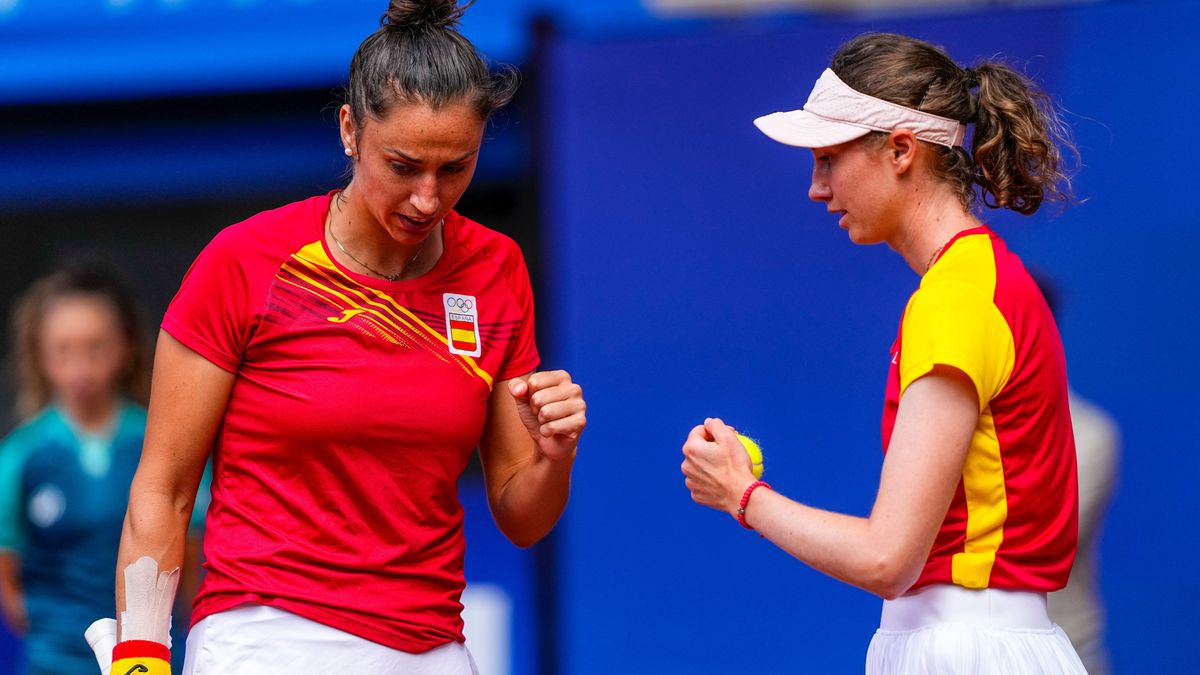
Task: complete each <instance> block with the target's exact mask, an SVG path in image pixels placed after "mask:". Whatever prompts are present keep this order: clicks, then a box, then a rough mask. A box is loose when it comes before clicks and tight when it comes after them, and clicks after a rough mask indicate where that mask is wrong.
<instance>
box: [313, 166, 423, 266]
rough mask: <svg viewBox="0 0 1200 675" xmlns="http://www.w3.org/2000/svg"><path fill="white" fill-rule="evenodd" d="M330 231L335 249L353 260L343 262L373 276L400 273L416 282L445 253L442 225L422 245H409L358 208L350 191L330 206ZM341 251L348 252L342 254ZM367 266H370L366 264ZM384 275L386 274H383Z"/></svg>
mask: <svg viewBox="0 0 1200 675" xmlns="http://www.w3.org/2000/svg"><path fill="white" fill-rule="evenodd" d="M329 230H330V234H331V236H332V238H333V239H334V241H332V242H330V244H332V248H333V249H334V250H338V252H348V254H347V255H346V257H348V258H350V260H343V259H341V258H340V257H339V260H340V261H341V262H342V263H343V264H345V265H348V266H349V267H351V268H353V269H359V270H362V268H364V267H367V268H368V269H366V270H365V271H366V272H368V273H370V274H371V276H382V275H389V274H395V273H399V274H400V275H401V276H400V278H401V279H412V278H415V277H417V276H420V275H422V274H424V273H425V272H428V271H429V270H430V269H432V268H433V265H434V264H436V263H437V260H438V258H439V257H440V256H441V253H442V250H441V249H442V225H441V224H438V225H437V226H436V227H434V228H433V230H432V231H431V232H430V233H429V236H428V237H426V238H425V240H424V241H422V242H421V243H420V244H414V245H405V244H402V243H400V242H398V241H396V240H395V239H392V238H391V237H390V236H389V235H388V233H387V231H386V230H385V229H384V228H383V227H381V226H380V225H379V224H378V223H376V222H375V221H374V219H373V218H372V217H371V216H370V214H369V213H368V212H367V211H366V210H364V209H361V208H359V207H358V205H357V203H356V202H355V200H354V199H353V198H352V197H351V195H350V194H349V188H347V190H343V191H342V192H340V193H338V194H336V195H334V197H333V200H332V202H331V204H330V207H329ZM341 249H344V251H342V250H341ZM363 263H366V265H363ZM381 273H382V274H381Z"/></svg>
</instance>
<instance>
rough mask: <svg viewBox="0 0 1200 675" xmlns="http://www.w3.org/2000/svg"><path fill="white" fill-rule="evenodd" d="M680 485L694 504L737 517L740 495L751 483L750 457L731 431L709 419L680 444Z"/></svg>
mask: <svg viewBox="0 0 1200 675" xmlns="http://www.w3.org/2000/svg"><path fill="white" fill-rule="evenodd" d="M683 457H684V459H683V464H682V465H680V467H679V468H680V470H681V471H683V475H684V476H685V479H684V485H686V486H687V489H688V491H689V492H691V494H692V500H693V501H695V502H696V503H697V504H701V505H703V506H708V507H711V508H714V509H717V510H719V511H725V512H726V513H728V514H729V515H731V516H734V517H737V510H738V505H739V503H740V502H741V498H742V493H743V492H745V490H746V488H747V487H748V486H749V485H750V484H751V483H753V482H754V480H755V478H754V472H753V471H752V469H751V466H750V456H749V455H747V454H746V450H745V448H744V447H743V446H742V442H741V441H740V440H738V437H737V432H736V431H735V430H734V428H733V427H731V426H729V425H727V424H725V423H724V422H723V421H721V419H720V418H717V417H710V418H708V419H705V420H704V424H700V425H697V426H695V427H693V428H692V431H691V433H689V434H688V437H687V441H686V442H685V443H684V444H683Z"/></svg>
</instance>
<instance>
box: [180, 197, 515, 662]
mask: <svg viewBox="0 0 1200 675" xmlns="http://www.w3.org/2000/svg"><path fill="white" fill-rule="evenodd" d="M329 201H330V197H329V196H328V195H326V196H321V197H313V198H311V199H307V200H305V201H302V202H297V203H294V204H289V205H287V206H284V207H282V208H279V209H275V210H273V211H267V212H265V213H261V214H258V215H256V216H254V217H253V218H250V219H249V220H246V221H244V222H242V223H239V224H237V225H233V226H232V227H229V228H227V229H225V230H224V231H222V232H221V233H220V234H218V235H217V236H216V238H215V239H213V241H212V243H210V244H209V245H208V246H207V247H206V248H205V249H204V251H203V252H202V253H201V254H200V256H199V258H197V259H196V261H195V262H194V263H193V264H192V267H191V269H190V270H189V271H188V273H187V275H186V276H185V277H184V280H183V284H182V286H181V288H180V289H179V293H178V294H177V295H176V296H175V299H174V300H173V301H172V302H171V305H170V307H169V308H168V310H167V314H166V317H165V318H164V319H163V324H162V326H163V329H164V330H166V331H167V332H168V333H170V334H171V335H172V336H174V337H175V338H176V339H178V340H179V341H180V342H182V343H183V344H185V345H187V346H188V347H189V348H191V349H192V350H194V351H196V352H197V353H199V354H200V355H202V356H204V357H205V358H206V359H208V360H209V361H211V362H213V363H214V364H216V365H218V366H220V367H221V368H223V369H225V370H228V371H230V372H232V373H234V374H236V376H237V377H236V380H235V381H234V385H233V392H232V395H231V397H230V399H229V404H228V406H227V408H226V411H225V416H224V419H223V420H222V424H221V426H220V429H219V430H218V432H217V436H216V439H215V441H214V447H213V452H214V458H215V463H214V473H213V489H212V505H211V507H210V508H209V511H208V521H207V532H206V536H205V540H204V553H205V556H206V558H207V562H206V564H205V566H206V568H207V570H208V573H207V575H206V576H205V578H204V582H203V585H202V586H201V588H200V592H199V595H198V596H197V598H196V603H195V611H194V613H193V615H192V621H193V622H196V621H199V620H200V619H202V618H204V617H206V616H208V615H210V614H213V613H214V612H219V611H222V610H225V609H229V608H232V607H235V606H237V605H239V604H242V603H246V602H253V603H260V604H265V605H271V606H274V607H278V608H280V609H284V610H287V611H290V612H293V613H295V614H299V615H301V616H304V617H307V618H309V619H312V620H314V621H318V622H320V623H323V624H326V625H329V626H332V627H334V628H338V629H340V630H343V631H346V632H348V633H352V634H354V635H358V636H361V637H364V638H366V639H369V640H372V641H375V642H378V643H380V644H384V645H387V646H389V647H393V648H395V649H400V650H404V651H408V652H414V653H419V652H423V651H427V650H429V649H432V648H434V647H437V646H439V645H442V644H445V643H447V642H449V641H451V640H456V641H459V642H461V641H463V639H464V638H463V634H462V620H461V618H460V612H461V610H462V605H461V604H460V603H459V597H460V595H461V593H462V590H463V586H464V579H463V553H464V548H465V543H464V540H463V513H462V508H461V506H460V504H459V502H458V496H457V489H456V482H457V479H458V476H459V474H461V473H462V471H463V469H464V467H466V465H467V462H468V459H469V457H470V455H471V453H472V452H473V451H474V449H475V447H476V444H477V443H478V441H479V437H480V434H481V432H482V429H483V425H484V420H485V417H486V413H487V402H488V396H489V394H490V392H491V389H492V386H493V383H494V382H499V381H502V380H505V379H509V378H512V377H515V376H518V375H523V374H525V373H527V372H530V371H531V370H533V369H534V368H535V367H536V365H537V363H538V354H537V348H536V346H535V344H534V326H533V297H532V293H531V291H530V284H529V275H528V271H527V270H526V268H525V263H524V260H523V258H522V257H521V252H520V250H519V249H518V248H517V246H516V244H515V243H513V241H512V240H510V239H508V238H507V237H505V236H503V235H500V234H498V233H496V232H493V231H491V230H488V229H487V228H485V227H483V226H482V225H479V224H477V223H474V222H472V221H470V220H468V219H466V218H463V217H462V216H460V215H458V214H457V213H451V214H450V215H449V216H447V218H446V220H445V223H444V226H443V241H444V253H443V254H442V257H441V259H440V260H439V261H438V263H437V265H436V266H435V267H434V268H433V270H432V271H430V272H428V273H427V274H424V275H422V276H421V277H419V278H417V279H412V280H404V281H395V282H388V281H384V280H380V279H374V278H371V277H367V276H363V275H360V274H356V273H354V272H352V271H349V270H347V269H345V268H343V267H342V266H341V265H339V264H338V263H336V262H335V261H334V260H333V257H332V256H331V255H330V253H329V250H328V249H327V248H326V246H325V243H324V241H325V239H324V236H323V235H324V220H325V216H326V213H327V211H328V207H329Z"/></svg>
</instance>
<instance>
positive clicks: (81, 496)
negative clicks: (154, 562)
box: [0, 403, 146, 674]
mask: <svg viewBox="0 0 1200 675" xmlns="http://www.w3.org/2000/svg"><path fill="white" fill-rule="evenodd" d="M145 428H146V411H145V409H143V408H142V407H140V406H137V405H135V404H132V403H124V404H123V405H122V406H121V409H120V410H119V411H118V414H117V419H116V423H115V425H114V428H113V429H112V432H111V436H109V437H102V436H95V435H90V434H86V433H82V432H81V431H80V430H78V429H76V428H75V427H74V426H73V425H72V424H71V423H70V421H69V420H68V419H67V417H66V415H65V414H64V413H63V411H62V410H61V409H60V408H58V407H57V406H50V407H48V408H46V409H45V410H44V411H42V412H41V413H40V414H38V415H37V416H36V417H34V418H33V419H31V420H29V421H28V422H26V423H24V424H22V425H21V426H20V427H18V428H17V429H16V430H14V431H13V432H12V433H11V434H9V436H8V437H7V438H5V439H4V441H3V443H2V444H0V548H4V549H9V550H11V551H14V552H16V553H17V555H19V557H20V558H21V577H22V584H23V586H24V591H25V604H26V609H27V612H28V615H29V626H30V630H29V633H28V634H27V635H26V637H25V656H26V662H27V663H26V672H27V673H30V674H35V673H36V674H40V673H74V672H79V673H91V672H94V671H95V670H96V667H97V666H96V661H95V658H94V656H93V655H92V652H91V649H90V648H89V647H88V645H87V643H86V642H85V641H84V639H83V631H84V630H85V629H86V628H87V627H88V625H89V624H91V623H92V622H93V621H95V620H96V619H99V618H103V617H106V616H112V615H113V594H114V584H115V581H114V579H115V571H116V562H117V549H118V547H119V545H120V540H121V528H122V523H123V521H124V518H125V509H126V506H127V505H128V501H129V484H130V482H131V481H132V479H133V474H134V471H135V470H136V469H137V464H138V459H139V457H140V456H141V450H142V440H143V437H144V434H145Z"/></svg>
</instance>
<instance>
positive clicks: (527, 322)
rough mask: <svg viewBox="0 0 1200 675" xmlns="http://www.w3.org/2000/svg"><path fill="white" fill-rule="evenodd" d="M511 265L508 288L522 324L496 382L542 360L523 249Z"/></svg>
mask: <svg viewBox="0 0 1200 675" xmlns="http://www.w3.org/2000/svg"><path fill="white" fill-rule="evenodd" d="M515 248H516V247H515V245H514V249H515ZM509 264H510V265H511V269H508V270H505V271H506V272H507V276H508V279H509V287H510V288H511V289H512V292H513V297H514V298H515V300H516V308H515V312H516V313H517V314H518V315H519V316H516V317H513V318H515V319H518V320H519V321H520V323H518V324H517V326H518V327H517V334H516V335H515V336H514V337H513V340H512V342H511V343H509V348H508V353H507V355H506V356H505V359H504V365H503V366H501V368H500V373H499V375H498V376H497V377H496V380H497V381H500V380H510V379H512V378H514V377H519V376H521V375H524V374H525V373H528V372H531V371H533V370H534V369H535V368H537V366H538V363H539V361H540V360H541V359H540V357H539V356H538V350H537V340H536V336H535V334H536V331H535V330H534V319H533V287H532V286H531V285H530V283H529V269H528V268H527V267H526V266H525V258H524V257H522V255H521V252H520V249H516V251H515V253H514V255H513V256H512V257H511V258H510V262H509Z"/></svg>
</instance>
